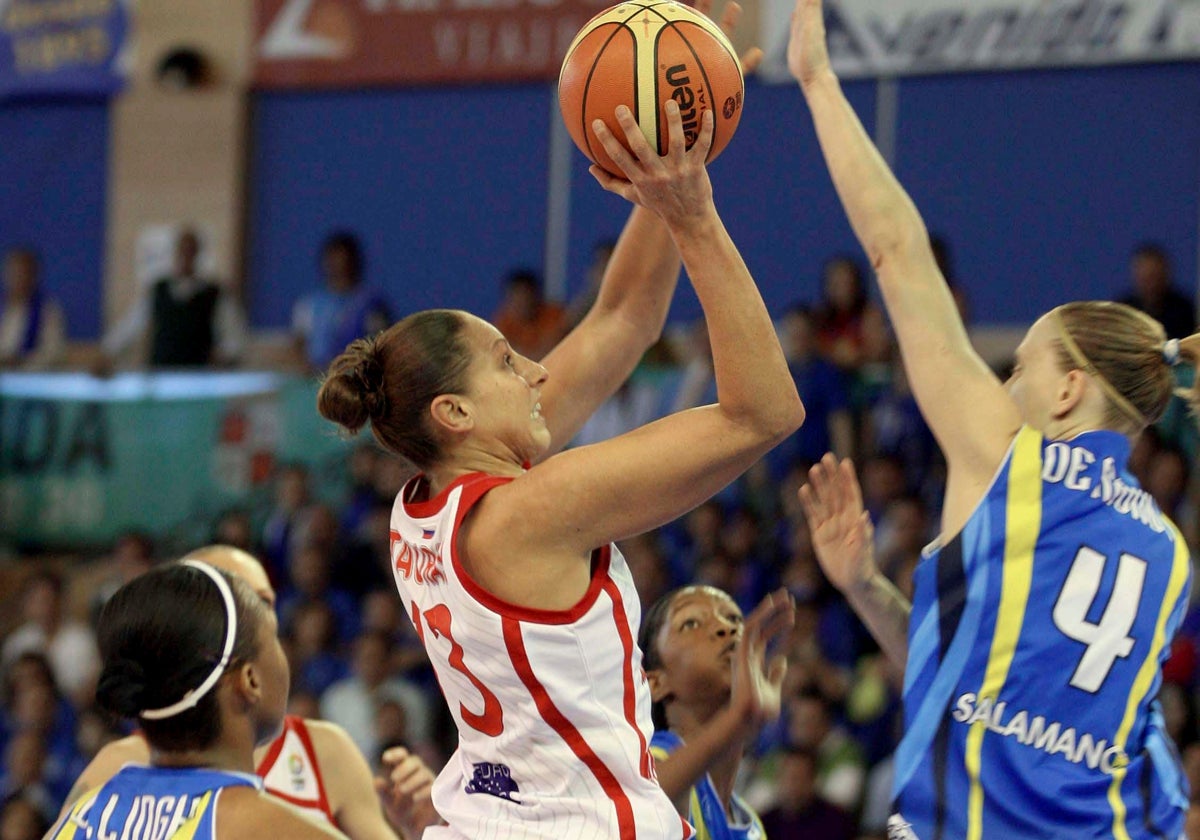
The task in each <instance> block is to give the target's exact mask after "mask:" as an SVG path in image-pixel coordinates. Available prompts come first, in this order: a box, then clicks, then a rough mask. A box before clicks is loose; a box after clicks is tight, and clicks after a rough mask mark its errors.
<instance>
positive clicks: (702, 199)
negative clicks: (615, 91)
mask: <svg viewBox="0 0 1200 840" xmlns="http://www.w3.org/2000/svg"><path fill="white" fill-rule="evenodd" d="M663 112H664V113H665V114H666V120H667V136H668V145H667V153H666V154H665V155H661V156H660V155H659V154H658V153H657V152H656V151H655V150H654V149H652V148H650V143H649V142H647V140H646V136H645V135H644V134H642V129H641V127H640V126H639V125H638V124H637V120H635V119H634V117H633V112H632V111H630V110H629V108H628V107H626V106H625V105H618V106H617V110H616V117H617V124H618V125H620V127H621V131H622V132H624V134H625V142H626V143H628V145H629V149H632V150H633V153H632V154H630V152H629V151H628V150H627V149H626V148H625V147H624V146H622V145H621V144H620V143H619V142H618V141H617V138H616V137H614V136H613V135H612V133H611V132H610V131H609V130H608V128H607V127H605V125H604V121H603V120H593V121H592V131H593V132H595V134H596V138H597V139H598V140H599V141H600V143H601V145H603V146H604V151H605V152H607V153H608V156H609V158H611V159H612V161H613V163H615V164H616V165H617V166H618V167H620V169H621V172H623V173H624V174H625V178H626V179H627V180H622V179H620V178H616V177H614V176H612V175H610V174H609V173H607V172H605V171H604V170H603V169H601V168H600V167H599V166H595V165H593V166H592V167H591V168H590V169H589V170H588V171H589V172H591V173H592V176H593V177H594V178H595V179H596V180H597V181H599V182H600V186H602V187H604V189H606V190H608V191H609V192H612V193H616V194H617V195H620V196H623V197H624V198H626V199H628V200H629V201H632V202H634V203H635V204H640V205H641V206H643V207H645V208H647V209H648V210H652V211H654V212H655V213H657V214H658V215H659V216H660V217H661V218H662V220H663V221H664V222H666V223H667V224H668V225H671V226H681V225H686V224H687V223H688V222H689V221H696V220H699V219H702V218H703V217H704V216H705V215H706V213H707V212H709V211H710V210H711V209H712V184H711V183H710V182H709V180H708V170H707V169H705V168H704V163H705V161H706V160H708V150H709V149H710V148H711V147H712V139H713V130H714V128H713V126H714V121H713V115H712V111H709V110H705V111H704V112H703V115H702V117H701V119H700V136H699V137H697V138H696V142H695V143H693V144H692V148H690V149H688V148H687V147H686V144H685V143H684V136H683V120H682V118H681V117H680V115H679V104H678V103H677V102H676V101H675V100H674V99H668V100H667V102H666V104H665V105H664V106H663Z"/></svg>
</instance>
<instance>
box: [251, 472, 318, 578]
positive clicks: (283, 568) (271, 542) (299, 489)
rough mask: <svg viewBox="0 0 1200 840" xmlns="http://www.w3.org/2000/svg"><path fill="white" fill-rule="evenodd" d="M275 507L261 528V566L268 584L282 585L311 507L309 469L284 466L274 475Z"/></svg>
mask: <svg viewBox="0 0 1200 840" xmlns="http://www.w3.org/2000/svg"><path fill="white" fill-rule="evenodd" d="M274 495H275V504H274V506H273V508H272V509H271V512H270V513H269V514H268V515H267V521H266V523H265V524H264V525H263V531H262V546H263V565H264V566H265V567H266V569H267V574H268V575H269V576H270V578H271V582H272V583H274V584H275V586H276V587H279V586H282V585H283V582H284V581H285V580H286V579H287V569H288V562H289V558H290V557H291V552H292V546H293V543H294V542H295V541H296V540H297V535H296V531H297V529H298V527H299V526H300V524H301V521H302V520H303V518H304V512H305V511H306V510H307V509H308V507H309V506H310V505H311V504H312V489H311V487H310V484H309V475H308V467H306V466H304V465H303V464H284V465H282V466H281V467H280V468H279V471H278V473H276V475H275V486H274Z"/></svg>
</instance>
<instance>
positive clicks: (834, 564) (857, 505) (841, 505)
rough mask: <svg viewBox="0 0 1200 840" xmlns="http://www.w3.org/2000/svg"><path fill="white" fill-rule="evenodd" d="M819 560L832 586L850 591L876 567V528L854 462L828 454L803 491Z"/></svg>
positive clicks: (818, 465) (810, 473)
mask: <svg viewBox="0 0 1200 840" xmlns="http://www.w3.org/2000/svg"><path fill="white" fill-rule="evenodd" d="M800 504H801V505H802V506H803V508H804V515H805V516H806V517H807V518H808V528H809V531H810V532H811V533H812V542H813V548H814V549H815V550H816V553H817V561H818V562H819V563H820V564H821V570H822V571H823V572H825V577H827V578H829V581H830V583H832V584H833V585H834V586H836V587H837V588H838V589H839V590H840V591H842V592H845V591H846V590H848V589H850V588H851V587H853V586H855V585H856V584H859V583H863V582H865V581H868V580H870V579H871V578H872V577H873V576H874V575H875V574H877V573H878V569H877V567H876V566H875V541H874V536H875V529H874V527H873V526H872V525H871V517H870V515H868V514H867V512H866V511H865V510H863V502H862V488H861V487H859V484H858V479H857V478H856V477H855V475H854V464H853V463H852V462H851V461H850V459H849V458H846V459H844V460H843V461H842V462H841V463H838V461H837V459H836V458H834V456H833V455H831V454H828V453H827V454H826V455H825V457H824V458H822V459H821V460H820V461H819V462H817V463H816V464H814V465H813V467H812V469H810V470H809V471H808V484H805V485H804V486H803V487H801V488H800Z"/></svg>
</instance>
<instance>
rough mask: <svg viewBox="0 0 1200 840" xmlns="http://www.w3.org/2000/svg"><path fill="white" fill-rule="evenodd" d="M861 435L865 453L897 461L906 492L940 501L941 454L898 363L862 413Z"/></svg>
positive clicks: (906, 376) (942, 470) (905, 375)
mask: <svg viewBox="0 0 1200 840" xmlns="http://www.w3.org/2000/svg"><path fill="white" fill-rule="evenodd" d="M862 437H863V443H862V451H863V453H864V454H865V455H867V456H873V455H884V456H888V457H890V458H893V459H895V460H896V461H897V462H898V463H899V464H900V467H901V470H902V472H903V474H904V485H905V488H906V489H907V491H908V492H910V493H922V494H923V495H924V496H925V497H926V498H930V499H934V500H938V501H939V502H940V500H941V495H942V494H941V493H940V492H939V491H940V490H941V489H942V488H941V486H940V484H939V483H938V482H939V480H940V476H941V474H942V473H943V472H944V465H943V464H942V453H941V450H940V449H938V445H937V441H936V440H934V437H933V432H931V431H930V430H929V424H927V423H926V422H925V418H924V417H923V416H922V415H921V409H920V408H919V407H918V406H917V401H916V399H915V398H914V397H913V394H912V389H911V388H910V387H909V383H908V375H907V374H906V373H905V372H904V367H903V366H902V365H893V366H892V375H891V377H890V381H889V383H888V384H887V386H886V388H885V390H883V391H882V392H881V393H879V394H878V395H876V398H875V400H874V402H873V403H872V404H871V405H870V407H869V408H867V409H866V411H865V412H864V414H863V418H862ZM817 460H820V456H818V457H817ZM814 463H815V461H814ZM935 485H936V486H935Z"/></svg>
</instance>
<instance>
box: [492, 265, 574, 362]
mask: <svg viewBox="0 0 1200 840" xmlns="http://www.w3.org/2000/svg"><path fill="white" fill-rule="evenodd" d="M492 323H493V324H494V325H495V326H496V329H498V330H500V332H502V333H504V337H505V338H507V339H508V343H509V344H510V345H511V346H512V349H513V350H516V351H517V352H518V353H520V354H521V355H522V356H527V357H528V358H530V359H533V360H534V361H537V360H539V359H541V358H542V357H544V356H545V355H546V354H547V353H548V352H550V348H551V347H553V346H554V345H555V344H557V343H558V341H559V339H561V338H562V337H563V336H564V335H565V334H566V332H567V315H566V312H565V310H564V309H563V308H562V307H561V306H559V305H558V304H557V303H553V302H551V301H548V300H546V299H545V297H544V296H543V293H542V281H541V280H540V279H538V276H537V274H536V273H534V271H533V270H532V269H527V268H520V269H516V270H515V271H513V272H511V273H510V274H509V275H508V277H507V278H506V279H505V281H504V298H503V300H501V301H500V307H499V308H498V309H497V310H496V312H495V314H493V315H492Z"/></svg>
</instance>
